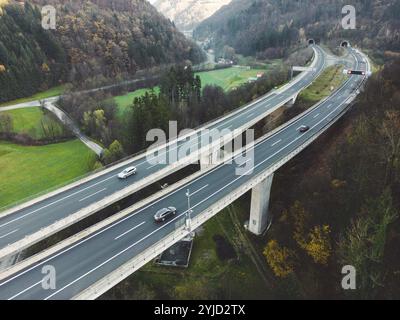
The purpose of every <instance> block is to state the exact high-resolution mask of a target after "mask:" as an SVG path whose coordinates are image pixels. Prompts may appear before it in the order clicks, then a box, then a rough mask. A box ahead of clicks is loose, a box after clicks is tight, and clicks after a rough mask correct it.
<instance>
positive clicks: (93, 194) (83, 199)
mask: <svg viewBox="0 0 400 320" xmlns="http://www.w3.org/2000/svg"><path fill="white" fill-rule="evenodd" d="M105 190H107V188H104V189H101V190H99V191H97V192H95V193H92V194H91V195H89V196H87V197H84V198H82V199H81V200H79V202H82V201H85V200H86V199H89V198H90V197H93V196H95V195H96V194H98V193H100V192H103V191H105Z"/></svg>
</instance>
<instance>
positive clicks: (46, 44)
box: [0, 0, 203, 102]
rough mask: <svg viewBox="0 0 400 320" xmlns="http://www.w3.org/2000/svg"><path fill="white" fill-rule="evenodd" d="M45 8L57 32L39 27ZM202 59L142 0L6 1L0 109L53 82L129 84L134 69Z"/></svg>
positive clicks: (0, 23) (0, 41) (0, 19)
mask: <svg viewBox="0 0 400 320" xmlns="http://www.w3.org/2000/svg"><path fill="white" fill-rule="evenodd" d="M45 4H46V5H47V4H50V5H54V6H55V8H56V9H57V29H56V30H52V31H45V30H43V29H42V28H41V15H40V7H41V6H42V5H45ZM202 59H203V56H202V53H201V51H200V49H199V48H198V47H197V46H196V45H195V44H194V43H192V42H190V41H188V40H187V39H186V38H185V37H184V36H183V35H182V34H181V33H179V32H178V31H177V30H176V29H175V27H174V26H173V24H172V23H171V22H170V21H168V20H167V19H166V18H164V17H163V16H162V15H161V14H159V13H158V12H157V11H156V10H155V9H154V8H153V7H152V6H151V5H150V4H149V3H148V2H147V1H145V0H111V1H105V0H91V1H78V0H69V1H60V0H49V1H47V0H46V1H44V0H31V1H26V2H25V4H24V5H21V4H19V3H16V2H15V1H13V0H9V1H8V4H3V5H2V13H0V87H1V88H2V90H1V94H0V102H1V101H7V100H10V99H14V98H18V97H21V96H26V95H30V94H32V93H34V92H36V91H38V90H42V89H46V88H48V87H50V86H52V85H55V84H57V83H59V82H65V81H69V82H83V81H87V79H90V78H92V77H96V78H98V77H104V78H116V77H118V78H119V79H122V78H129V77H132V76H133V75H134V74H135V72H136V71H137V70H139V69H144V68H149V67H153V66H157V65H160V64H166V63H174V62H182V61H184V60H191V61H192V62H193V63H197V62H200V61H201V60H202Z"/></svg>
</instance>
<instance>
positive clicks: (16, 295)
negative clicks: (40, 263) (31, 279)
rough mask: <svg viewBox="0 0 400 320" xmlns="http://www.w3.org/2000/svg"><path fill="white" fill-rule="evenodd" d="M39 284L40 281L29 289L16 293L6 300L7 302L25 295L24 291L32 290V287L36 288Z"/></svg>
mask: <svg viewBox="0 0 400 320" xmlns="http://www.w3.org/2000/svg"><path fill="white" fill-rule="evenodd" d="M39 283H42V280H40V281H39V282H36V283H35V284H33V285H31V286H30V287H28V288H26V289H24V290H22V291H21V292H18V293H17V294H15V295H13V296H12V297H11V298H8V299H7V300H12V299H14V298H16V297H18V296H20V295H21V294H23V293H25V292H26V291H28V290H30V289H32V288H33V287H36V286H37V285H38V284H39Z"/></svg>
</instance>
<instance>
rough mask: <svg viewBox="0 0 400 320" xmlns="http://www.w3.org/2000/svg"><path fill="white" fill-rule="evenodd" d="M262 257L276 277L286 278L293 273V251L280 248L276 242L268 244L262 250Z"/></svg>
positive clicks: (271, 241)
mask: <svg viewBox="0 0 400 320" xmlns="http://www.w3.org/2000/svg"><path fill="white" fill-rule="evenodd" d="M264 256H265V258H266V259H267V262H268V265H269V266H270V267H271V269H272V271H273V272H274V274H275V275H276V276H277V277H280V278H286V277H287V276H289V275H290V274H292V273H293V272H294V262H293V257H294V253H293V251H292V250H290V249H288V248H285V247H281V246H280V245H279V243H278V242H277V241H276V240H270V241H269V242H268V244H267V246H266V247H265V249H264Z"/></svg>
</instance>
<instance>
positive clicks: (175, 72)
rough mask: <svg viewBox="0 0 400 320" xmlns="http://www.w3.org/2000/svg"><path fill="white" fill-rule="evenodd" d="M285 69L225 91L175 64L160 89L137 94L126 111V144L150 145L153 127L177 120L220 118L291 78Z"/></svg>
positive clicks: (190, 123)
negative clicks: (149, 136) (147, 138)
mask: <svg viewBox="0 0 400 320" xmlns="http://www.w3.org/2000/svg"><path fill="white" fill-rule="evenodd" d="M287 76H288V74H287V72H286V71H284V70H282V69H275V70H273V69H272V70H270V71H269V72H268V73H267V74H266V75H265V76H264V77H263V78H261V79H259V80H258V81H256V82H254V83H248V84H245V85H242V86H240V87H238V88H237V89H235V90H232V91H229V92H224V90H223V89H222V88H221V87H219V86H209V85H207V86H205V87H202V86H201V81H200V78H199V77H198V76H196V77H195V76H194V73H193V71H192V70H191V68H190V67H177V68H172V69H171V70H170V71H169V72H168V73H167V74H165V75H164V76H163V78H162V80H161V83H160V93H159V94H156V93H155V92H152V93H147V94H146V95H145V96H143V97H140V98H136V99H135V101H134V102H133V105H132V107H131V109H130V110H128V112H127V113H126V114H125V116H124V118H125V119H126V126H125V128H126V130H124V132H125V134H126V136H125V138H124V139H123V141H124V146H126V147H127V149H128V150H129V152H137V151H140V150H142V149H143V148H145V147H147V146H148V145H149V143H148V142H146V139H145V137H146V133H147V132H148V131H149V130H150V129H153V128H160V129H163V130H165V131H166V130H167V129H168V121H170V120H171V121H172V120H177V121H178V129H179V130H181V129H184V128H195V127H197V126H199V125H201V124H204V123H205V122H208V121H210V120H213V119H216V118H218V117H220V116H222V115H224V114H225V113H227V112H230V111H232V110H233V109H236V108H238V107H240V106H242V105H244V104H246V103H248V102H250V101H251V100H254V99H256V98H257V97H259V96H261V95H263V94H265V93H267V92H268V91H270V90H271V89H273V88H274V87H275V86H277V85H278V84H281V83H283V82H285V80H287Z"/></svg>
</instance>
